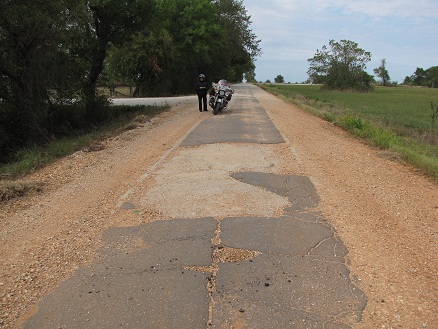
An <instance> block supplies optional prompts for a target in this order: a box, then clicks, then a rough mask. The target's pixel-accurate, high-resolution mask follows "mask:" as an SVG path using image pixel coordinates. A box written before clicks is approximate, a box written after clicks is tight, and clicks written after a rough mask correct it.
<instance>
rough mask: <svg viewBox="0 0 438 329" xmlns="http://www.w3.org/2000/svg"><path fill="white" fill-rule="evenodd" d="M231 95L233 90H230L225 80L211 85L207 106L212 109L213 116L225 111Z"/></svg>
mask: <svg viewBox="0 0 438 329" xmlns="http://www.w3.org/2000/svg"><path fill="white" fill-rule="evenodd" d="M233 93H234V90H233V89H231V86H230V83H229V82H228V81H227V80H224V79H222V80H219V82H218V83H214V82H213V83H212V89H211V91H210V100H209V102H208V104H209V105H210V107H211V108H213V114H214V115H217V114H218V113H219V112H222V111H223V110H226V109H227V106H228V102H229V101H230V100H231V97H232V95H233Z"/></svg>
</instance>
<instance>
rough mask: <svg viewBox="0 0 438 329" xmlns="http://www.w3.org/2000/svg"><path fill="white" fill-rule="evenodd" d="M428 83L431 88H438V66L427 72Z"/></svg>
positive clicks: (430, 68)
mask: <svg viewBox="0 0 438 329" xmlns="http://www.w3.org/2000/svg"><path fill="white" fill-rule="evenodd" d="M426 81H427V84H428V86H429V87H430V88H438V66H432V67H429V68H428V69H427V70H426Z"/></svg>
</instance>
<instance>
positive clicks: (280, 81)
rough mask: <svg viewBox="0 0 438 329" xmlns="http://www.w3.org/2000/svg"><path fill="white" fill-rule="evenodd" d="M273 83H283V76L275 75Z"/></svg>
mask: <svg viewBox="0 0 438 329" xmlns="http://www.w3.org/2000/svg"><path fill="white" fill-rule="evenodd" d="M274 81H275V83H284V78H283V76H282V75H280V74H279V75H277V77H275V78H274Z"/></svg>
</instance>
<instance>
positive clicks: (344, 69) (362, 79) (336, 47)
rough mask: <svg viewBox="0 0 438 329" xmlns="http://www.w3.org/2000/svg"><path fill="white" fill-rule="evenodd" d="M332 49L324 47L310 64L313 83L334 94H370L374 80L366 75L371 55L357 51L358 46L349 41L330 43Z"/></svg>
mask: <svg viewBox="0 0 438 329" xmlns="http://www.w3.org/2000/svg"><path fill="white" fill-rule="evenodd" d="M329 47H330V49H329V48H328V47H327V46H323V47H322V49H321V50H317V52H316V54H315V56H314V57H313V58H310V59H308V60H307V61H308V62H309V63H310V68H309V70H308V71H307V73H308V74H309V78H310V79H311V81H312V82H313V83H322V84H325V85H326V86H327V87H328V88H330V89H334V90H345V89H355V90H360V91H369V90H371V89H372V87H371V81H372V76H370V75H369V74H368V73H366V72H365V69H366V63H367V62H369V61H370V60H371V53H369V52H367V51H365V50H363V49H361V48H358V44H357V43H355V42H353V41H350V40H341V41H340V42H335V41H334V40H330V41H329Z"/></svg>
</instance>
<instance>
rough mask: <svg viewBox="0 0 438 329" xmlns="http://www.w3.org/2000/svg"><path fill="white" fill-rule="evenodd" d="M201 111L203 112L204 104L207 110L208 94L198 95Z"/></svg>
mask: <svg viewBox="0 0 438 329" xmlns="http://www.w3.org/2000/svg"><path fill="white" fill-rule="evenodd" d="M198 102H199V111H201V112H202V105H204V111H207V95H198Z"/></svg>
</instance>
